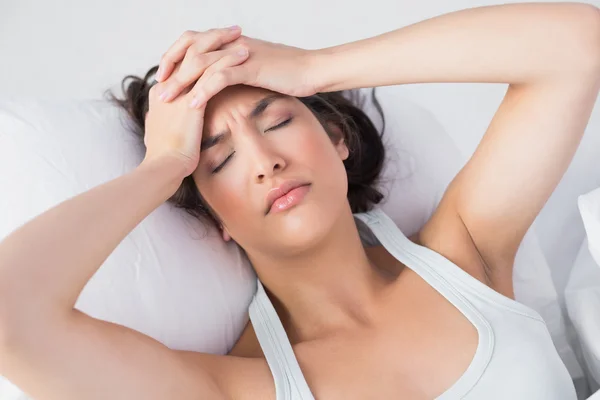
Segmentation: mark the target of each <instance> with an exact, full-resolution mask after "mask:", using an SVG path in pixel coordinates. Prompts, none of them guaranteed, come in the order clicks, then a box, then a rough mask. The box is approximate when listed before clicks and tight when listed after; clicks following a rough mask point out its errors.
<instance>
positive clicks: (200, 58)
mask: <svg viewBox="0 0 600 400" xmlns="http://www.w3.org/2000/svg"><path fill="white" fill-rule="evenodd" d="M206 58H207V57H206V54H202V53H196V54H194V55H193V57H192V60H191V61H192V64H193V65H194V67H195V68H197V69H205V68H206V66H207V63H208V62H207V60H206Z"/></svg>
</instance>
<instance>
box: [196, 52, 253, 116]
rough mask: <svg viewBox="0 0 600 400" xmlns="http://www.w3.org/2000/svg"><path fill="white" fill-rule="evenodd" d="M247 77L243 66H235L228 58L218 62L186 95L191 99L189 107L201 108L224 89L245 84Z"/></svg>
mask: <svg viewBox="0 0 600 400" xmlns="http://www.w3.org/2000/svg"><path fill="white" fill-rule="evenodd" d="M247 75H248V71H247V68H246V67H245V66H244V64H242V65H237V64H235V63H234V62H233V61H232V60H229V59H228V57H225V58H223V59H221V60H219V62H217V63H215V64H213V66H211V67H210V68H209V69H208V70H207V71H206V72H205V73H204V75H202V77H201V78H200V79H199V80H198V82H197V83H196V84H195V85H194V87H193V88H192V90H191V91H190V93H189V94H188V95H189V96H190V97H191V100H190V107H192V108H196V107H202V106H203V105H204V104H206V102H207V101H208V100H209V99H210V98H211V97H213V96H214V95H216V94H217V93H219V92H220V91H221V90H223V89H225V87H227V86H232V85H238V84H240V83H244V82H246V81H247Z"/></svg>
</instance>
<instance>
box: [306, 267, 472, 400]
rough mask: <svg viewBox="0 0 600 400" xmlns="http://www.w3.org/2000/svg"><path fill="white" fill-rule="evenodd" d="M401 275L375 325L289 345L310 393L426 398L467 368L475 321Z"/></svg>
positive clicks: (342, 396) (323, 396) (415, 279)
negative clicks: (382, 318) (381, 319)
mask: <svg viewBox="0 0 600 400" xmlns="http://www.w3.org/2000/svg"><path fill="white" fill-rule="evenodd" d="M399 279H401V280H402V281H400V282H398V286H399V287H398V289H399V294H398V295H397V296H395V298H393V299H392V300H390V301H389V302H388V303H386V304H385V307H389V309H387V310H383V312H384V313H385V314H386V315H389V319H387V320H386V321H385V322H384V323H383V324H382V325H381V326H377V327H376V328H373V329H368V330H367V329H365V330H361V331H354V332H348V333H340V334H339V335H337V336H335V337H332V338H328V339H326V340H321V341H315V342H314V343H302V344H299V345H296V346H295V348H294V352H295V353H296V357H297V359H298V363H299V364H300V367H301V368H302V371H303V373H304V376H305V379H306V381H307V383H308V385H309V386H310V388H311V391H312V393H313V394H314V396H315V398H316V399H327V400H330V399H381V398H402V399H432V398H435V397H437V396H439V395H440V394H442V393H443V392H445V391H446V390H447V389H449V388H450V387H451V386H452V385H454V383H455V382H457V381H458V380H459V378H460V377H461V376H462V375H463V373H464V372H465V371H466V370H467V368H468V367H469V365H470V364H471V362H472V360H473V357H474V355H475V352H476V349H477V345H478V333H477V330H476V328H475V326H474V325H473V324H472V323H471V322H470V321H469V320H468V319H467V318H466V317H465V316H464V315H463V314H462V312H461V311H460V310H458V309H457V308H456V307H455V306H454V305H452V304H451V303H450V302H449V301H448V300H447V299H446V298H444V297H443V296H442V295H440V294H439V293H438V292H437V291H435V290H434V289H433V288H431V287H430V286H429V285H428V284H427V283H426V282H424V281H423V280H422V279H421V278H420V277H419V276H417V275H416V274H414V273H413V272H412V271H406V272H404V273H403V274H402V275H401V277H399Z"/></svg>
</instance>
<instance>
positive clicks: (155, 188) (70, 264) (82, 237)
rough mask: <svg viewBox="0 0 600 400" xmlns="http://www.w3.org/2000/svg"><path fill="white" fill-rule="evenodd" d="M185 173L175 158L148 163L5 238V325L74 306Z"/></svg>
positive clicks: (1, 282)
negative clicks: (123, 243) (90, 283)
mask: <svg viewBox="0 0 600 400" xmlns="http://www.w3.org/2000/svg"><path fill="white" fill-rule="evenodd" d="M178 174H179V175H180V174H181V172H180V171H179V170H178V165H176V164H175V163H174V162H173V161H172V160H166V159H165V160H160V161H159V160H156V161H153V162H152V163H147V164H142V165H140V166H139V167H138V168H136V169H135V170H133V171H131V172H129V173H127V174H125V175H123V176H120V177H119V178H117V179H114V180H112V181H109V182H106V183H104V184H102V185H100V186H97V187H95V188H93V189H91V190H89V191H87V192H85V193H82V194H80V195H78V196H75V197H73V198H70V199H68V200H66V201H64V202H62V203H61V204H58V205H57V206H55V207H53V208H51V209H49V210H48V211H46V212H44V213H43V214H41V215H39V216H37V217H36V218H34V219H32V220H31V221H29V222H28V223H26V224H24V225H23V226H21V227H20V228H18V229H17V230H15V231H14V232H12V233H11V234H10V235H9V236H8V237H6V238H5V239H4V240H3V241H2V242H1V243H0V317H2V318H3V321H0V323H5V324H6V323H10V322H7V321H6V319H7V318H8V319H10V318H11V317H10V316H12V317H15V316H16V317H18V318H21V319H26V318H28V317H29V316H34V317H36V318H39V317H40V316H42V315H48V314H51V313H53V312H55V311H57V312H62V311H70V310H72V309H73V306H74V305H75V302H76V300H77V298H78V296H79V294H80V292H81V291H82V290H83V288H84V286H85V285H86V283H87V282H88V280H89V279H90V278H91V277H92V276H93V275H94V273H96V271H97V270H98V268H99V267H100V265H102V263H103V262H104V261H105V259H106V258H107V257H108V256H109V255H110V254H111V253H112V251H113V250H114V249H115V248H116V247H117V245H118V244H119V243H120V242H121V241H122V240H123V238H124V237H125V236H127V234H128V233H129V232H130V231H131V230H133V228H134V227H135V226H136V225H138V224H139V223H140V222H141V221H142V220H143V219H144V218H145V217H146V216H147V215H148V214H150V212H152V211H153V210H154V209H155V208H156V207H158V206H159V205H160V204H161V203H163V202H164V201H166V200H167V199H168V198H169V197H170V196H171V195H172V194H173V193H174V192H175V190H176V189H177V186H178V183H180V182H181V180H180V178H178V176H179V175H178ZM13 322H14V321H13Z"/></svg>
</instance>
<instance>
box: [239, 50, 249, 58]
mask: <svg viewBox="0 0 600 400" xmlns="http://www.w3.org/2000/svg"><path fill="white" fill-rule="evenodd" d="M237 55H238V56H240V57H246V56H247V55H248V49H246V48H242V49H239V50H238V51H237Z"/></svg>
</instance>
